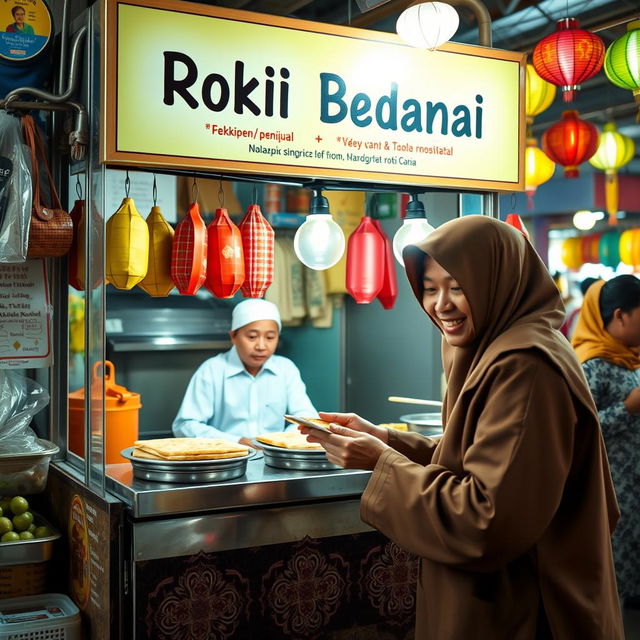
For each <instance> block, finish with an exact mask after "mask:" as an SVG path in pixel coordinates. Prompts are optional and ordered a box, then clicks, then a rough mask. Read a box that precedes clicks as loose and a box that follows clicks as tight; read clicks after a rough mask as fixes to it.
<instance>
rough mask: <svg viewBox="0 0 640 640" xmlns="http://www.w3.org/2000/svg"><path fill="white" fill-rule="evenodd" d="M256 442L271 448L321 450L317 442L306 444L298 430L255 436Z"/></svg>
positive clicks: (304, 438) (305, 438)
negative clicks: (268, 445)
mask: <svg viewBox="0 0 640 640" xmlns="http://www.w3.org/2000/svg"><path fill="white" fill-rule="evenodd" d="M256 440H257V441H258V442H262V443H264V444H270V445H271V446H272V447H282V448H283V449H313V450H318V449H322V445H320V444H318V443H317V442H307V436H305V435H303V434H302V433H300V432H299V431H298V430H294V431H282V432H278V433H265V434H262V435H259V436H256Z"/></svg>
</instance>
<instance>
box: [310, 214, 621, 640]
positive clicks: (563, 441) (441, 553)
mask: <svg viewBox="0 0 640 640" xmlns="http://www.w3.org/2000/svg"><path fill="white" fill-rule="evenodd" d="M403 255H404V262H405V267H406V272H407V277H408V278H409V282H410V283H411V287H412V289H413V291H414V293H415V296H416V298H417V299H418V302H419V303H420V305H421V307H422V308H423V309H424V311H425V312H426V313H427V315H428V316H429V318H430V320H431V321H432V322H433V324H434V325H435V326H436V328H437V329H438V330H439V331H440V332H441V333H442V335H443V343H442V357H443V364H444V371H445V374H446V376H447V391H446V395H445V399H444V405H443V422H444V433H443V435H442V437H441V438H440V439H439V440H434V439H430V438H427V437H424V436H421V435H420V434H417V433H402V432H394V431H391V430H387V429H384V428H382V427H380V426H378V425H374V424H372V423H371V422H368V421H366V420H364V419H362V418H360V417H359V416H357V415H355V414H341V413H323V412H320V417H321V418H323V419H324V420H328V421H330V422H331V423H332V424H331V425H330V427H329V430H328V431H326V432H319V431H317V430H313V432H312V433H311V430H310V429H308V428H307V427H299V429H300V430H301V431H302V432H303V433H306V434H308V440H310V441H311V442H321V443H322V445H323V446H324V448H325V449H326V451H327V457H328V459H329V460H330V461H331V462H333V463H335V464H338V465H340V466H342V467H345V468H360V469H372V470H373V473H372V475H371V478H370V480H369V482H368V484H367V487H366V489H365V491H364V493H363V496H362V500H361V509H360V514H361V517H362V519H363V520H364V521H365V522H367V523H369V524H370V525H371V526H373V527H376V528H377V529H379V530H380V531H381V532H382V533H383V534H385V535H386V536H388V537H389V538H391V539H392V540H393V541H395V542H396V543H397V544H398V545H400V546H401V547H403V548H404V549H407V550H409V551H411V552H413V553H414V554H415V555H417V556H418V557H419V558H420V562H421V570H420V576H419V579H418V586H417V589H418V592H417V598H416V600H417V610H416V634H415V637H416V638H419V639H420V640H471V639H472V640H541V639H543V638H544V639H551V638H553V639H554V640H578V639H580V640H605V639H606V640H621V639H622V638H623V636H624V633H623V630H622V620H621V612H620V605H619V602H618V596H617V592H616V582H615V570H614V564H613V557H612V554H611V533H612V531H613V528H614V526H615V523H616V521H617V519H618V508H617V505H616V500H615V494H614V490H613V485H612V482H611V476H610V473H609V466H608V463H607V457H606V451H605V448H604V442H603V439H602V434H601V432H600V426H599V424H598V415H597V410H596V407H595V405H594V403H593V399H592V398H591V394H590V393H589V389H588V387H587V384H586V381H585V379H584V376H583V374H582V371H581V369H580V365H579V363H578V361H577V359H576V355H575V353H574V352H573V350H572V349H571V345H570V344H569V343H568V342H567V340H566V339H565V338H564V337H563V336H562V334H561V333H560V332H559V331H558V328H559V327H560V324H561V323H562V319H563V317H564V308H563V306H562V302H561V300H560V294H559V292H558V289H557V287H556V286H555V284H554V282H553V280H552V279H551V276H550V275H549V273H548V271H547V269H546V267H545V265H544V264H543V263H542V261H541V260H540V258H539V257H538V255H537V253H536V251H535V249H534V248H533V247H532V246H531V244H529V241H528V240H527V239H526V238H525V237H524V236H523V235H522V233H520V232H519V231H518V230H516V229H514V228H512V227H510V226H509V225H506V224H504V223H503V222H500V221H498V220H494V219H491V218H488V217H485V216H465V217H462V218H458V219H456V220H452V221H450V222H447V223H446V224H444V225H442V226H441V227H439V228H438V229H436V231H434V232H433V233H431V234H430V235H429V236H428V237H427V238H426V239H425V240H423V241H422V242H420V243H419V244H417V245H409V247H406V248H405V250H404V253H403ZM416 346H417V347H418V345H416ZM416 352H417V353H419V352H420V349H418V348H416Z"/></svg>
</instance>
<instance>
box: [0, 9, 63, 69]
mask: <svg viewBox="0 0 640 640" xmlns="http://www.w3.org/2000/svg"><path fill="white" fill-rule="evenodd" d="M50 37H51V13H50V12H49V9H48V7H47V6H46V5H45V3H44V2H43V0H0V58H4V59H5V60H13V61H20V60H29V59H30V58H33V57H34V56H37V55H38V54H39V53H40V52H41V51H42V50H43V49H44V48H45V47H46V46H47V43H48V42H49V38H50Z"/></svg>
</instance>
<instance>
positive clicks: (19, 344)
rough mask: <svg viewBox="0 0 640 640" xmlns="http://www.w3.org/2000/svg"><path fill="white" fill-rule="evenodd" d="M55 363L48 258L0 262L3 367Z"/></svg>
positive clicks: (0, 329) (0, 343)
mask: <svg viewBox="0 0 640 640" xmlns="http://www.w3.org/2000/svg"><path fill="white" fill-rule="evenodd" d="M51 363H52V355H51V307H50V304H49V286H48V282H47V273H46V268H45V263H44V260H27V261H26V262H22V263H19V264H0V369H35V368H40V367H50V366H51Z"/></svg>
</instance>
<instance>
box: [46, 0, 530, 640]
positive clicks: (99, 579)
mask: <svg viewBox="0 0 640 640" xmlns="http://www.w3.org/2000/svg"><path fill="white" fill-rule="evenodd" d="M84 30H86V34H87V37H86V46H85V48H84V54H83V60H84V68H83V82H82V95H81V97H80V101H81V102H83V103H84V104H86V105H87V110H88V119H89V124H90V132H89V136H88V140H87V143H88V144H87V154H86V157H85V158H84V159H80V160H77V161H74V162H72V163H71V166H70V174H71V176H72V179H74V180H75V179H76V178H77V179H78V180H80V181H81V183H82V184H83V185H84V189H83V191H84V193H85V194H86V203H87V220H88V221H89V222H88V223H87V226H86V233H85V234H84V251H85V256H86V261H85V264H84V270H85V271H84V283H85V290H84V310H83V325H82V327H83V331H84V336H83V337H84V345H85V348H84V350H83V352H82V353H81V354H80V357H79V361H80V363H79V364H78V362H76V364H75V366H76V367H78V366H79V367H80V370H81V371H82V372H83V377H84V390H85V393H84V396H83V402H84V443H85V447H84V456H83V457H79V456H77V455H75V454H74V453H72V452H71V451H69V448H68V446H67V444H68V434H67V425H68V423H69V416H68V413H69V411H68V404H67V402H65V399H66V397H67V394H68V392H69V391H71V389H69V388H68V383H67V380H68V371H67V362H66V360H65V358H64V357H59V358H58V360H57V362H56V365H55V369H54V373H53V380H54V383H55V384H53V385H52V386H53V389H52V395H54V394H55V402H54V403H52V409H51V415H50V421H51V425H52V428H53V432H54V436H53V439H54V440H55V442H56V443H57V444H58V445H60V447H61V448H62V450H63V455H62V457H61V459H59V460H58V461H56V462H55V463H54V464H53V465H52V469H51V472H50V478H49V490H48V492H47V494H46V499H47V502H48V508H49V511H50V512H51V513H52V514H53V517H54V519H55V524H56V525H57V526H58V527H59V528H60V529H61V530H62V531H64V532H66V533H67V534H68V535H67V545H68V559H69V562H70V567H71V569H70V573H69V576H68V579H69V583H68V584H69V590H70V593H71V595H72V597H73V599H74V601H75V602H76V603H77V604H78V606H79V607H80V609H81V610H82V611H83V613H84V621H85V625H86V627H85V628H86V630H87V631H88V632H89V633H90V637H92V638H96V639H100V638H118V637H121V638H154V639H159V638H181V639H187V638H194V639H195V638H205V637H207V638H221V639H222V638H247V637H250V636H256V637H264V638H300V637H326V638H329V637H331V638H347V637H355V635H357V637H363V638H364V637H371V638H405V637H408V636H409V635H410V633H411V629H412V626H413V622H412V616H413V608H414V587H415V581H416V579H417V559H416V558H414V557H412V556H411V555H410V554H408V553H407V552H405V551H403V550H402V549H400V548H399V547H397V545H395V544H394V543H392V542H391V541H389V540H388V539H385V538H384V537H383V536H382V535H381V534H379V533H378V532H376V531H373V530H371V529H370V528H369V527H368V526H367V525H365V524H364V523H363V522H362V521H361V520H360V517H359V497H360V495H361V493H362V491H363V489H364V487H365V486H366V483H367V480H368V478H369V475H370V474H369V472H366V471H345V470H339V469H334V468H317V469H313V468H304V467H303V468H300V467H295V466H294V467H293V468H291V467H289V468H278V467H274V466H269V465H267V464H265V456H266V453H259V454H257V455H255V456H254V457H253V458H252V459H250V460H248V462H246V473H244V474H243V475H241V476H240V477H237V478H232V479H227V480H224V479H222V480H221V481H218V482H212V481H205V482H203V481H202V478H196V479H195V480H194V481H193V482H183V481H176V480H175V478H174V477H172V476H170V475H169V476H166V477H164V478H163V477H162V470H156V472H157V473H158V474H160V475H159V476H158V475H157V476H156V477H155V478H154V479H153V480H152V479H148V478H147V479H145V478H144V477H141V476H138V477H135V476H134V469H133V468H132V465H131V463H130V462H129V461H127V460H125V459H124V458H123V459H122V462H116V463H112V464H108V463H106V456H105V453H106V446H105V441H106V439H105V430H106V429H107V419H106V415H107V399H106V397H105V390H104V384H102V385H95V384H92V383H91V381H92V379H93V376H94V375H95V366H96V364H97V363H103V362H104V361H105V354H106V352H107V349H108V348H109V346H108V344H107V337H106V336H107V332H106V330H105V319H106V311H107V310H106V308H105V299H106V296H105V287H106V284H105V249H104V246H105V222H106V219H107V217H108V215H109V214H110V213H111V212H110V211H106V210H105V201H106V196H105V190H106V177H105V176H106V173H105V172H106V170H107V168H108V167H120V168H126V169H134V168H137V169H146V170H150V171H151V170H153V171H157V172H164V173H174V174H176V173H183V174H185V175H189V176H215V177H218V176H226V177H229V178H235V179H243V180H252V181H253V180H260V181H268V180H269V179H278V180H289V181H290V182H291V183H293V184H305V185H307V186H309V185H313V184H314V183H315V182H316V181H318V180H320V181H322V185H324V186H325V188H326V187H327V186H333V187H336V186H339V185H341V184H342V185H344V184H348V185H349V186H348V188H350V189H356V188H357V189H360V190H367V189H369V190H388V191H398V190H405V191H406V190H412V191H413V192H415V193H417V192H420V191H425V190H427V189H432V190H444V189H456V190H459V189H467V190H471V191H482V192H486V197H485V207H484V210H485V213H487V214H492V215H497V210H496V208H495V204H496V202H497V197H495V195H496V194H495V192H497V191H499V190H508V191H513V190H522V188H523V163H522V150H523V147H524V145H523V142H524V126H523V122H524V117H523V106H522V105H523V99H522V98H523V91H524V57H523V56H522V55H520V54H513V53H508V52H503V51H497V50H493V49H489V48H487V49H484V48H476V47H469V46H465V45H456V44H449V45H446V46H445V47H443V50H442V51H440V52H438V53H437V54H436V55H437V56H438V58H437V60H436V59H431V60H430V61H429V64H426V63H425V55H426V54H425V52H421V51H417V50H409V49H408V48H407V47H406V46H404V45H402V46H401V45H400V44H399V42H398V40H397V39H396V38H395V36H391V35H388V34H375V36H374V35H372V32H368V31H367V32H361V31H359V30H356V29H351V28H343V27H335V26H331V25H319V24H314V23H308V22H303V21H296V20H289V19H284V18H279V17H273V16H262V15H258V14H250V13H247V12H241V11H231V10H226V9H220V8H216V7H211V6H205V5H197V4H191V3H188V2H176V1H175V0H160V1H158V2H153V3H151V2H145V0H130V1H127V2H120V1H118V0H105V1H103V2H101V3H96V4H95V5H93V6H92V7H91V8H90V9H88V10H87V11H86V12H85V14H84V15H83V16H82V17H81V18H80V19H78V20H77V21H76V22H75V23H74V25H73V27H72V29H71V31H72V34H76V35H77V34H78V33H80V32H81V31H84ZM303 49H304V50H308V51H309V52H310V55H308V56H305V57H304V58H303V57H301V56H299V55H297V52H299V51H300V50H303ZM311 52H312V54H311ZM265 65H266V66H265ZM431 65H433V66H431ZM372 68H373V69H376V74H375V76H376V77H375V78H372V77H371V75H372V74H370V73H368V72H367V71H366V70H368V69H372ZM425 69H426V70H428V71H429V77H428V81H425V82H424V83H422V84H421V83H420V82H418V81H417V80H416V78H417V77H422V74H424V71H425ZM463 79H464V82H462V81H463ZM303 98H304V99H303ZM310 114H313V115H310ZM434 140H435V141H434ZM489 155H491V157H495V158H496V163H495V164H492V165H491V166H488V163H486V157H488V156H489ZM54 282H55V292H54V293H55V295H54V304H55V305H56V307H59V308H66V303H67V297H68V288H67V282H66V279H65V275H64V273H63V272H60V273H57V275H56V278H55V280H54ZM62 320H63V321H64V320H66V318H65V317H64V316H63V317H62ZM56 348H57V349H58V350H59V353H60V354H64V353H66V352H67V336H66V330H65V328H64V324H63V325H62V326H61V327H59V330H58V334H57V341H56ZM65 565H66V563H65V561H64V556H63V560H62V561H61V562H60V575H61V576H62V575H63V574H64V573H66V571H65V568H66V566H65Z"/></svg>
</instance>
